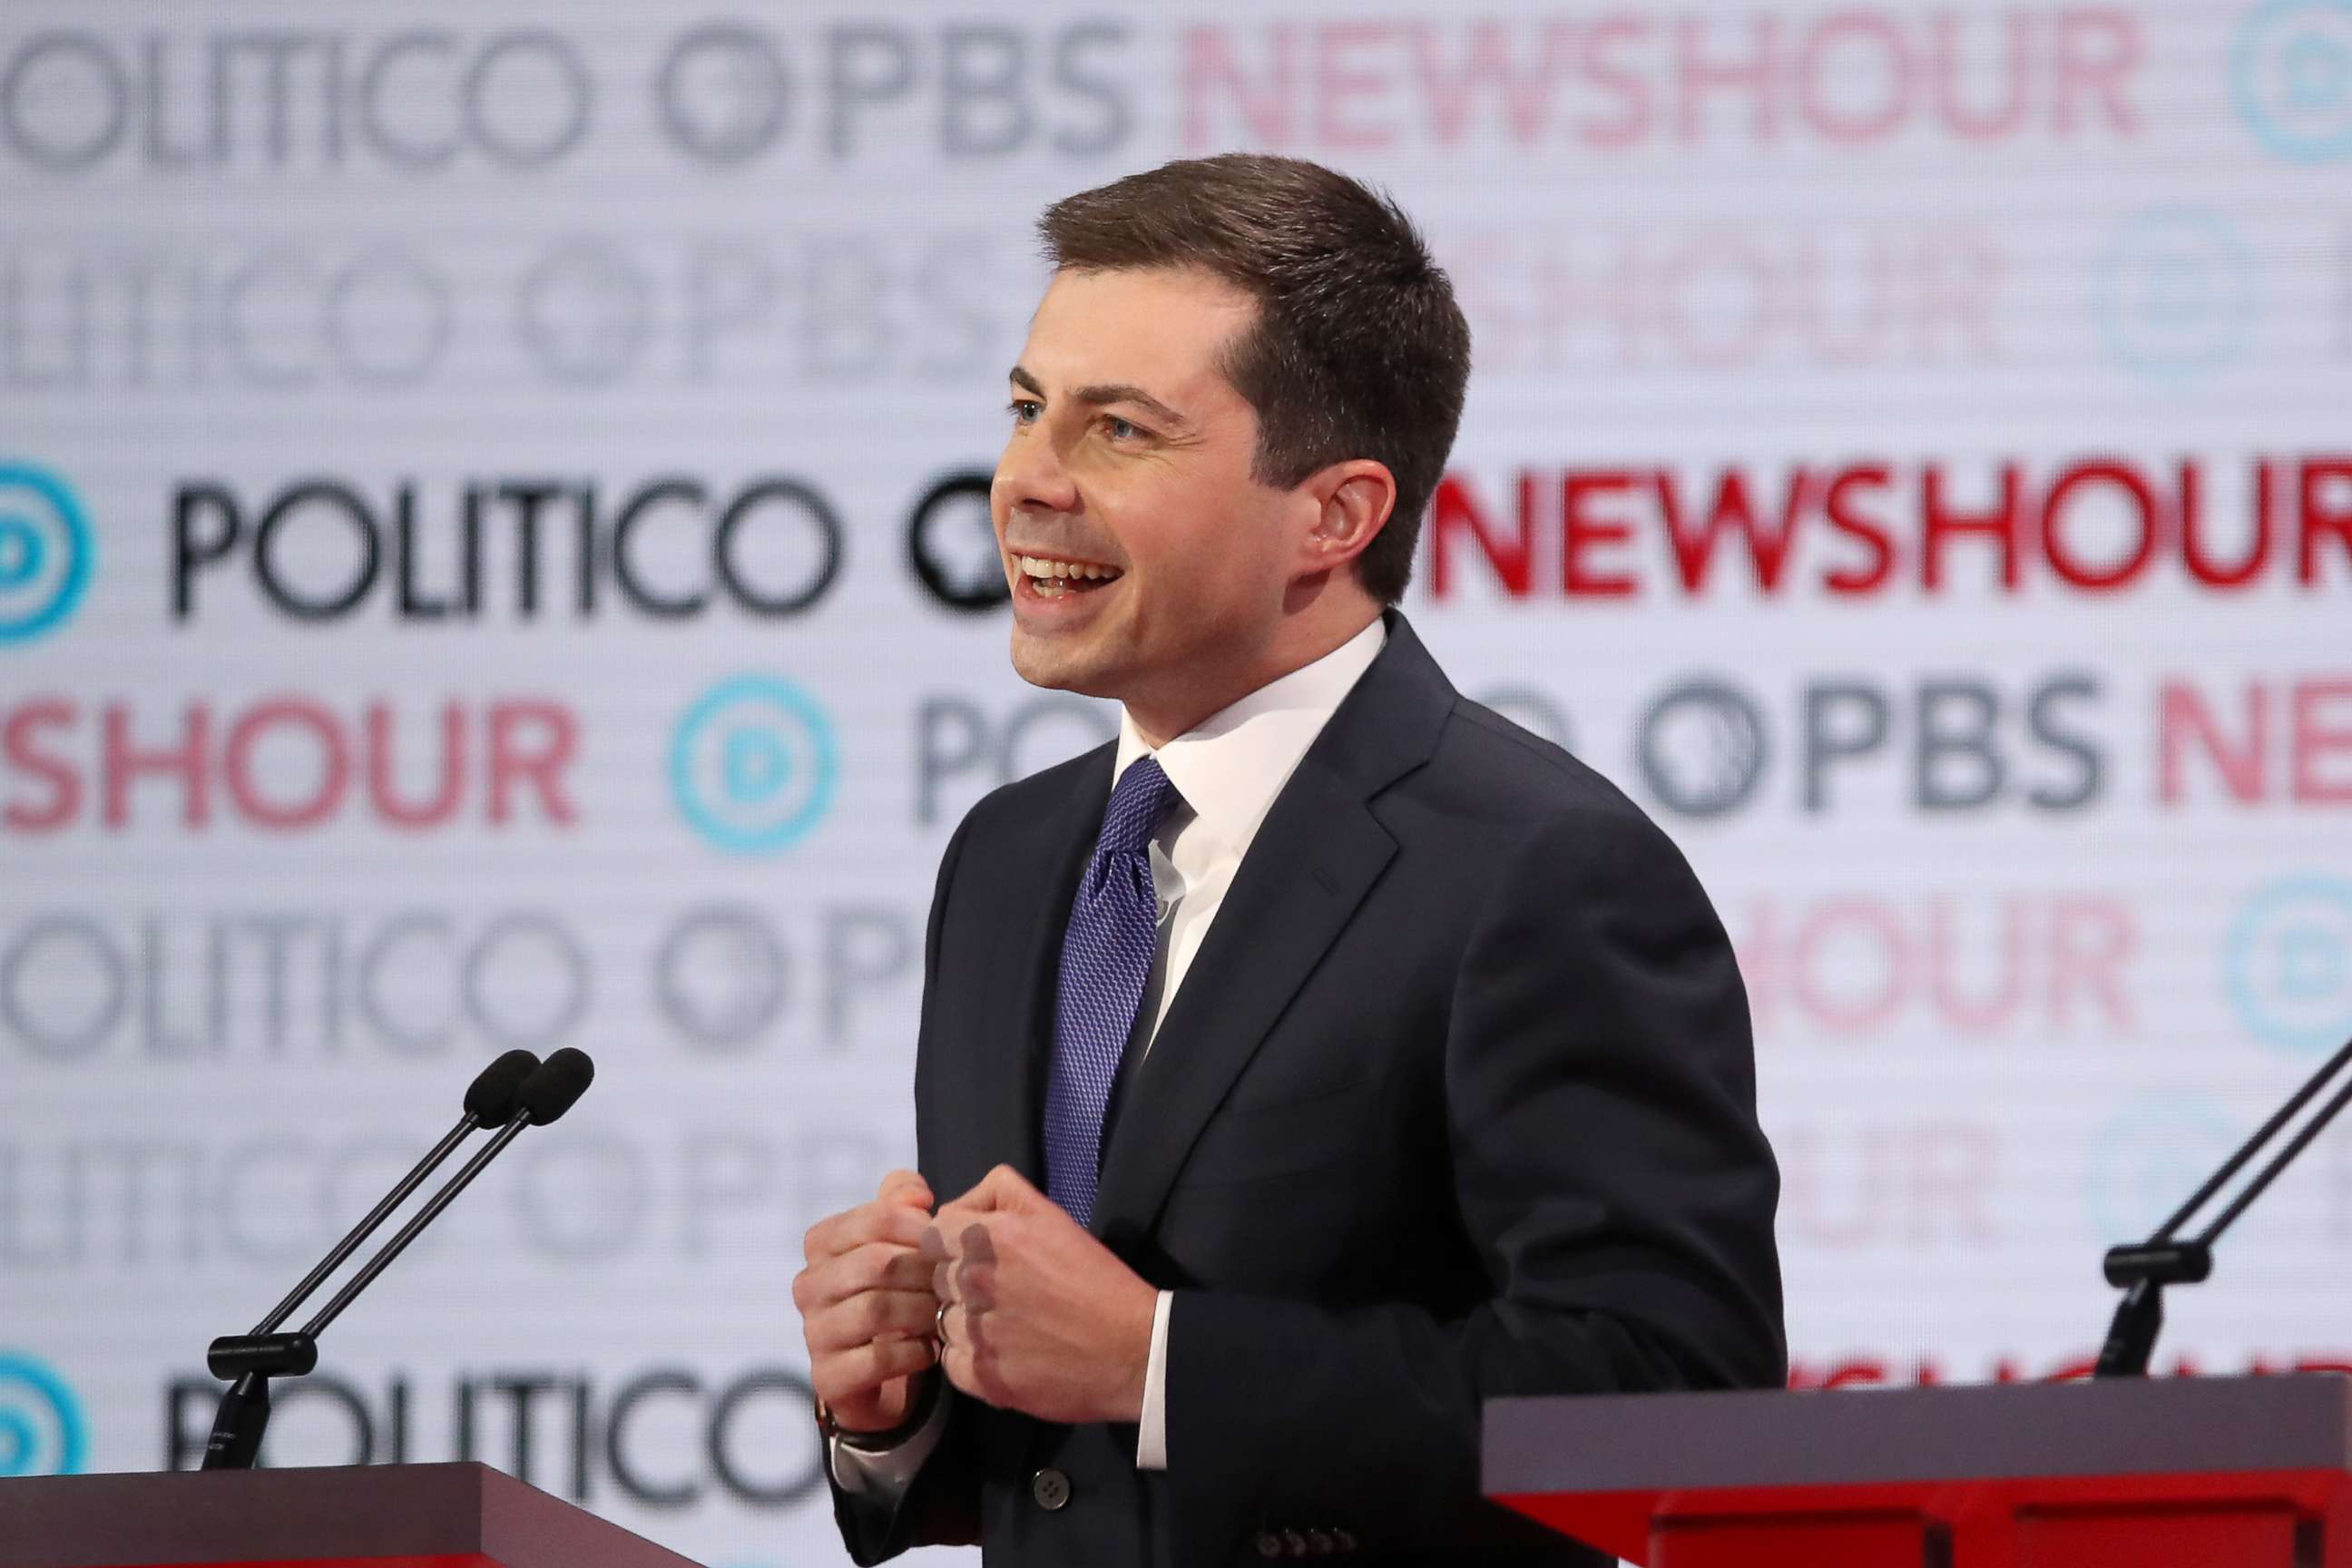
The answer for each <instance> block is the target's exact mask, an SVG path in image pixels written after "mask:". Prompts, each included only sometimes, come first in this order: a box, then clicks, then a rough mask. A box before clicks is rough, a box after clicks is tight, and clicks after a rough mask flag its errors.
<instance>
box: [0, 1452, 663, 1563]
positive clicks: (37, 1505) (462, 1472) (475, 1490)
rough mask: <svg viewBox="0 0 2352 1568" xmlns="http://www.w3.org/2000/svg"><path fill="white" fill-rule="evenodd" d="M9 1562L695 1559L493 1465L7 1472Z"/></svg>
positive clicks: (1, 1534)
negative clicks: (58, 1473)
mask: <svg viewBox="0 0 2352 1568" xmlns="http://www.w3.org/2000/svg"><path fill="white" fill-rule="evenodd" d="M0 1563H5V1564H6V1568H163V1564H167V1563H169V1564H174V1565H177V1564H193V1563H208V1564H213V1565H215V1568H231V1565H235V1568H256V1565H258V1564H263V1563H267V1564H269V1565H270V1568H327V1565H329V1564H342V1563H352V1564H364V1565H365V1568H696V1565H695V1564H694V1563H692V1562H691V1561H690V1560H688V1559H687V1558H684V1557H680V1556H679V1555H678V1554H677V1552H668V1551H665V1550H663V1549H662V1548H661V1547H658V1546H656V1545H655V1544H654V1543H653V1542H650V1541H647V1540H646V1539H645V1538H644V1537H642V1536H638V1535H633V1534H631V1533H630V1532H629V1531H625V1530H623V1529H622V1528H621V1527H620V1526H619V1525H616V1524H607V1523H606V1522H605V1521H603V1520H601V1519H598V1518H597V1517H596V1516H595V1515H594V1514H593V1513H590V1512H588V1511H587V1510H584V1509H578V1508H574V1507H573V1506H572V1504H570V1503H568V1502H565V1501H563V1500H562V1499H560V1498H552V1497H550V1496H548V1495H547V1494H546V1493H545V1492H542V1491H540V1490H537V1489H534V1488H531V1487H527V1486H525V1485H524V1484H523V1483H522V1482H520V1481H519V1480H516V1479H514V1478H513V1477H511V1476H509V1475H506V1474H503V1473H501V1472H500V1471H498V1470H494V1469H491V1468H489V1467H488V1465H477V1464H462V1465H370V1466H352V1467H348V1468H332V1469H329V1468H320V1469H290V1470H194V1471H182V1472H178V1473H167V1474H161V1475H134V1476H28V1477H25V1478H23V1479H16V1480H0Z"/></svg>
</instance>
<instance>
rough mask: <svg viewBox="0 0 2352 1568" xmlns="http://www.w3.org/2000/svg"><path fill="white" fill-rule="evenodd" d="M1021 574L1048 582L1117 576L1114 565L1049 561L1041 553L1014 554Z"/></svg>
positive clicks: (1094, 580)
mask: <svg viewBox="0 0 2352 1568" xmlns="http://www.w3.org/2000/svg"><path fill="white" fill-rule="evenodd" d="M1013 560H1014V561H1016V562H1017V563H1020V567H1021V572H1022V574H1023V575H1024V576H1025V577H1028V578H1030V579H1032V580H1034V581H1035V582H1040V583H1050V582H1056V581H1062V580H1069V579H1075V580H1076V581H1078V582H1084V583H1107V582H1109V581H1110V580H1111V579H1113V578H1115V577H1117V576H1118V568H1117V567H1115V566H1096V565H1092V564H1089V563H1087V562H1083V561H1050V560H1047V559H1046V558H1045V556H1042V555H1016V556H1014V557H1013Z"/></svg>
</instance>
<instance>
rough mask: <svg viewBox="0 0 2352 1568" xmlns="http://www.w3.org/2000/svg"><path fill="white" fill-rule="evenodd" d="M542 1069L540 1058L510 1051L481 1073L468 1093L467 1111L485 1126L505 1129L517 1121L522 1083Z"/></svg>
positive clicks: (523, 1052)
mask: <svg viewBox="0 0 2352 1568" xmlns="http://www.w3.org/2000/svg"><path fill="white" fill-rule="evenodd" d="M538 1070H539V1058H538V1057H536V1056H534V1055H533V1054H532V1053H530V1051H520V1050H517V1051H509V1052H507V1054H506V1055H504V1056H502V1057H500V1058H499V1059H498V1060H496V1061H494V1062H492V1063H491V1064H490V1065H489V1066H488V1067H486V1068H483V1069H482V1070H481V1072H480V1073H479V1074H478V1075H477V1076H476V1077H475V1079H474V1081H473V1083H472V1085H471V1086H470V1087H469V1088H467V1090H466V1110H467V1114H469V1115H470V1116H472V1117H473V1119H474V1120H475V1121H477V1122H478V1123H479V1124H480V1125H482V1126H484V1127H504V1126H505V1125H506V1124H507V1123H508V1122H509V1121H513V1120H514V1113H515V1107H516V1106H518V1105H520V1103H521V1101H520V1099H518V1098H517V1097H518V1096H519V1095H520V1092H521V1090H522V1086H523V1081H524V1080H525V1079H528V1078H530V1075H531V1074H533V1073H535V1072H537V1071H538Z"/></svg>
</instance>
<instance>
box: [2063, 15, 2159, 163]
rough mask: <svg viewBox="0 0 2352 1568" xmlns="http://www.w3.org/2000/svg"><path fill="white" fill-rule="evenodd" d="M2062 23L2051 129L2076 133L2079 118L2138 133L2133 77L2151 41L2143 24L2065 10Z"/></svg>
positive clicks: (2122, 130) (2129, 18)
mask: <svg viewBox="0 0 2352 1568" xmlns="http://www.w3.org/2000/svg"><path fill="white" fill-rule="evenodd" d="M2057 21H2058V41H2057V47H2056V48H2055V50H2054V53H2055V55H2056V57H2057V62H2058V80H2057V88H2056V101H2055V104H2054V106H2053V109H2052V110H2051V129H2052V130H2053V131H2055V132H2058V133H2059V134H2060V135H2061V136H2065V135H2070V134H2072V133H2073V132H2074V129H2075V121H2076V116H2077V115H2078V114H2079V115H2080V116H2081V117H2082V119H2083V121H2085V122H2091V123H2105V124H2106V125H2109V126H2112V127H2113V128H2114V129H2116V131H2119V132H2123V133H2124V134H2125V135H2126V136H2137V135H2138V134H2139V115H2138V112H2137V110H2134V109H2133V108H2132V105H2131V100H2130V99H2129V98H2128V97H2127V96H2126V95H2127V92H2128V89H2129V88H2130V79H2131V76H2132V73H2133V72H2135V71H2137V70H2138V69H2139V68H2140V66H2141V64H2142V63H2143V62H2144V61H2145V60H2146V58H2147V39H2146V38H2144V37H2142V36H2141V34H2140V30H2139V26H2138V24H2137V20H2136V19H2135V18H2133V17H2132V16H2127V15H2126V14H2125V13H2124V12H2121V11H2113V10H2107V9H2105V8H2104V7H2103V8H2098V9H2085V10H2070V11H2061V12H2060V13H2058V18H2057ZM2092 105H2095V106H2096V107H2095V111H2094V110H2093V108H2091V107H2090V106H2092Z"/></svg>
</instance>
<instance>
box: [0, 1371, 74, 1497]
mask: <svg viewBox="0 0 2352 1568" xmlns="http://www.w3.org/2000/svg"><path fill="white" fill-rule="evenodd" d="M88 1447H89V1435H88V1433H87V1432H85V1431H84V1429H83V1426H82V1418H81V1402H80V1401H79V1400H77V1399H76V1398H75V1397H74V1394H73V1390H72V1389H70V1388H68V1387H67V1386H66V1382H65V1379H63V1378H61V1377H59V1376H58V1374H57V1373H54V1372H52V1371H51V1370H49V1368H48V1367H47V1366H46V1365H45V1364H43V1363H40V1362H37V1361H35V1360H34V1359H33V1358H32V1357H30V1356H27V1355H19V1354H16V1353H13V1352H5V1351H0V1476H70V1475H75V1474H77V1473H79V1471H80V1469H81V1468H82V1462H83V1460H84V1459H85V1458H87V1457H88V1455H87V1452H86V1450H87V1449H88Z"/></svg>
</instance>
